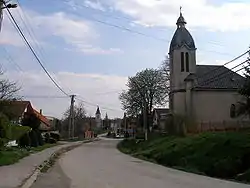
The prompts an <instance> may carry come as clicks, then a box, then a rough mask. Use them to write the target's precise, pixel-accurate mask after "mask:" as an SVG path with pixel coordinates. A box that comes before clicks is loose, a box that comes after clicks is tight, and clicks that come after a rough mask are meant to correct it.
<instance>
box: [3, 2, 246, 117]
mask: <svg viewBox="0 0 250 188" xmlns="http://www.w3.org/2000/svg"><path fill="white" fill-rule="evenodd" d="M13 2H15V1H13ZM19 2H20V5H21V8H20V7H19V8H18V9H16V10H11V11H12V13H13V15H14V16H15V18H16V20H17V22H18V23H19V25H20V26H21V28H22V29H23V31H24V33H25V36H27V38H28V39H29V40H30V41H31V44H32V45H33V47H34V48H35V50H36V51H37V53H38V54H39V56H40V58H41V59H42V60H43V62H44V65H45V66H46V68H47V69H48V70H49V72H51V73H52V75H53V77H54V78H55V79H56V80H57V81H58V82H59V83H60V85H61V86H62V87H63V88H64V89H65V90H66V91H67V92H69V93H72V94H73V93H76V94H78V95H80V96H81V97H82V98H83V99H84V100H86V101H88V102H90V103H92V104H93V105H88V104H86V108H87V111H88V112H89V114H90V115H93V114H94V112H95V108H96V106H95V104H96V105H100V107H101V109H102V112H103V116H104V115H105V113H106V112H107V113H108V115H109V116H110V117H115V116H122V111H121V110H120V103H119V100H118V94H119V92H120V91H121V90H122V89H124V88H126V87H125V83H126V80H127V76H132V75H134V74H135V73H136V72H137V71H139V70H142V69H144V68H149V67H152V68H157V67H158V66H159V65H160V63H161V61H162V60H163V59H164V56H165V55H166V54H167V52H168V47H169V41H170V40H171V38H172V35H173V33H174V31H175V29H176V25H175V23H176V20H177V18H178V15H179V6H180V5H181V6H182V7H183V8H182V12H183V15H184V17H185V19H186V21H187V23H188V24H187V28H188V29H189V30H190V32H191V34H192V35H193V37H194V40H195V43H196V47H197V64H223V63H224V62H226V61H228V60H231V59H232V58H233V57H235V56H237V55H239V54H241V53H243V52H245V51H246V50H247V49H248V47H249V41H250V37H249V34H248V33H249V31H250V22H249V21H248V20H249V17H250V13H248V12H249V11H248V10H249V8H250V3H249V2H248V1H247V0H245V1H243V0H241V1H233V0H230V1H225V0H220V1H218V0H216V1H215V0H212V1H206V0H193V1H192V3H190V1H189V0H103V1H100V0H99V1H98V0H53V1H51V0H50V1H49V0H43V1H38V0H33V1H31V0H19ZM20 15H21V17H22V18H23V20H24V22H23V20H21V19H20ZM100 22H105V23H106V24H103V23H100ZM24 23H25V24H26V25H27V27H25V24H24ZM108 24H111V25H115V27H114V26H110V25H108ZM117 27H119V28H117ZM121 27H123V28H128V29H130V30H133V32H139V33H143V34H144V35H147V36H149V37H146V36H142V35H139V34H135V33H133V32H128V31H125V30H123V29H121ZM27 29H28V30H30V31H31V30H32V31H31V32H30V33H31V34H32V33H34V34H35V36H33V34H32V37H30V35H29V33H28V30H27ZM34 41H35V42H34ZM0 42H1V46H0V54H1V62H2V67H3V69H4V70H5V71H6V76H8V77H9V78H10V79H11V80H15V81H18V83H19V84H20V85H22V91H21V94H22V95H24V96H26V98H25V99H27V100H31V102H32V103H33V105H34V106H35V107H36V108H42V109H43V111H44V113H45V114H48V115H53V116H57V117H60V116H61V114H62V112H63V111H64V110H65V109H66V108H67V106H68V105H69V99H68V98H66V99H38V98H31V97H29V96H37V95H57V96H58V95H62V94H61V93H60V91H58V90H57V89H56V88H54V87H53V85H52V83H51V82H50V81H49V80H48V78H47V77H46V76H45V75H44V73H43V72H42V70H41V67H40V66H39V65H38V63H37V62H36V61H35V60H34V58H33V57H32V55H31V53H30V52H29V51H28V49H27V47H26V46H25V45H24V43H23V42H22V40H21V39H20V37H19V36H18V34H17V32H16V31H15V30H14V29H13V27H12V25H11V24H10V22H9V21H8V17H7V16H6V15H4V21H3V27H2V33H1V37H0ZM6 51H7V52H6ZM9 56H11V59H12V60H11V61H10V60H8V59H7V57H9ZM243 58H246V57H243ZM241 60H242V59H241ZM241 60H240V61H241ZM16 64H18V66H17V65H16ZM230 66H231V67H232V66H233V64H230V65H229V67H230ZM18 67H21V70H20V69H19V68H18ZM103 93H105V94H103ZM105 108H108V109H105ZM110 109H112V110H110Z"/></svg>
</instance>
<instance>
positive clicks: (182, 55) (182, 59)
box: [181, 52, 184, 72]
mask: <svg viewBox="0 0 250 188" xmlns="http://www.w3.org/2000/svg"><path fill="white" fill-rule="evenodd" d="M181 72H184V52H181Z"/></svg>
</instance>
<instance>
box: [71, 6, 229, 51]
mask: <svg viewBox="0 0 250 188" xmlns="http://www.w3.org/2000/svg"><path fill="white" fill-rule="evenodd" d="M75 4H78V3H75ZM78 5H79V4H78ZM79 6H80V7H81V8H85V9H91V10H94V11H95V12H96V13H97V14H99V15H102V16H105V17H109V18H114V19H117V20H121V19H123V20H127V21H131V20H132V17H127V16H114V15H112V14H107V13H106V12H104V11H101V10H97V9H94V8H91V7H90V6H87V5H79ZM162 27H164V26H162ZM154 29H157V30H163V31H171V32H172V29H169V28H166V27H164V28H159V27H157V28H154ZM208 43H211V44H213V45H217V46H221V47H225V45H224V46H223V45H221V44H219V43H218V42H215V41H208ZM210 52H214V51H210ZM224 54H228V53H224ZM229 55H230V54H229Z"/></svg>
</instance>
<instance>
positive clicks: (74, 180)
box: [32, 139, 250, 188]
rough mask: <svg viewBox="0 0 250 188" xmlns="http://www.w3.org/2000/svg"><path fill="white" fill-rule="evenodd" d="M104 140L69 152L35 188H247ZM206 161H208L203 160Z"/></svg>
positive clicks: (43, 176)
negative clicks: (140, 157) (147, 158)
mask: <svg viewBox="0 0 250 188" xmlns="http://www.w3.org/2000/svg"><path fill="white" fill-rule="evenodd" d="M117 142H118V141H117V140H112V139H102V140H101V141H98V142H93V143H89V144H84V145H82V146H81V147H79V148H76V149H74V150H72V151H70V152H68V153H66V154H65V155H64V156H63V157H62V158H61V159H60V160H59V161H58V163H57V164H56V165H55V166H54V167H53V168H52V169H51V170H50V171H49V172H48V173H47V174H42V175H41V176H40V177H39V178H38V180H37V181H36V182H35V184H33V186H32V188H44V187H50V188H135V187H136V188H168V187H169V188H200V187H202V188H214V187H220V188H237V187H239V188H244V187H250V186H249V185H245V184H238V183H234V182H229V181H223V180H218V179H212V178H209V177H204V176H198V175H194V174H189V173H185V172H182V171H177V170H173V169H169V168H165V167H162V166H159V165H155V164H152V163H149V162H145V161H141V160H138V159H135V158H132V157H130V156H127V155H125V154H122V153H120V152H119V151H118V150H117V149H116V144H117ZM204 162H205V161H204Z"/></svg>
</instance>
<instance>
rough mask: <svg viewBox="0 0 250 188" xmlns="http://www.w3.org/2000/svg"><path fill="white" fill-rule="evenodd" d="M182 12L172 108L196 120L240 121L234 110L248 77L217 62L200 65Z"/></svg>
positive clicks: (174, 45) (175, 41) (173, 56)
mask: <svg viewBox="0 0 250 188" xmlns="http://www.w3.org/2000/svg"><path fill="white" fill-rule="evenodd" d="M186 24H187V23H186V21H185V19H184V17H183V15H182V13H180V16H179V18H178V20H177V23H176V25H177V29H176V31H175V33H174V36H173V38H172V41H171V43H170V48H169V60H170V96H169V99H170V111H171V113H174V114H179V115H181V116H183V117H185V118H187V119H189V120H191V121H193V122H195V123H196V124H197V125H198V127H201V126H202V125H204V124H210V125H211V124H212V125H213V126H221V125H222V124H225V122H230V123H236V122H238V121H239V120H242V118H243V117H240V118H241V119H240V118H234V113H232V111H233V110H234V109H235V105H236V103H237V102H238V101H240V100H241V99H242V97H241V96H240V95H239V94H238V89H239V88H240V87H241V86H242V85H243V82H244V80H245V78H244V77H242V76H241V75H239V74H237V73H236V72H233V71H232V70H230V69H228V68H226V67H225V66H217V65H197V64H196V49H197V48H196V46H195V42H194V39H193V37H192V35H191V34H190V33H189V31H188V30H187V28H186Z"/></svg>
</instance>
